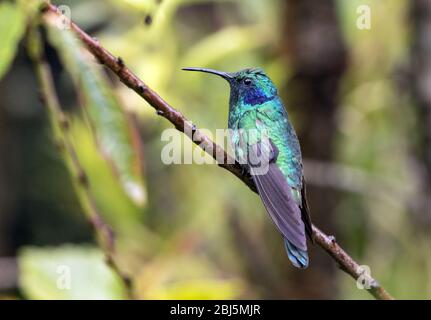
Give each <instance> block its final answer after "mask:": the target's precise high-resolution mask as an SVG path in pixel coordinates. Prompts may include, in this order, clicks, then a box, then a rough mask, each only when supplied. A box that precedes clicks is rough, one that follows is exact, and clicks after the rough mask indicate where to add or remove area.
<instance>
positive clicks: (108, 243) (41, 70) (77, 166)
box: [29, 34, 133, 298]
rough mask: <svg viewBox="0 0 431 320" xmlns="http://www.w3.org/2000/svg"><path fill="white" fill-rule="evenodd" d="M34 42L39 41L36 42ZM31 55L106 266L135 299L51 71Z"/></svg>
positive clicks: (52, 120)
mask: <svg viewBox="0 0 431 320" xmlns="http://www.w3.org/2000/svg"><path fill="white" fill-rule="evenodd" d="M32 36H33V37H34V36H37V35H36V34H33V35H32ZM33 41H38V40H35V39H33ZM29 52H30V56H31V58H32V60H33V63H34V66H35V70H36V76H37V80H38V82H39V86H40V95H41V100H42V102H43V103H44V104H45V105H46V107H47V109H48V113H49V117H50V120H51V125H52V128H53V130H54V131H55V133H57V137H56V138H57V140H58V146H59V149H60V150H61V151H63V155H64V156H65V159H66V161H67V163H68V164H69V165H70V170H71V171H72V172H74V174H75V178H76V179H75V181H74V185H75V188H76V190H77V192H78V195H79V198H80V200H81V202H82V205H83V207H84V208H83V209H84V212H85V214H86V217H87V219H88V221H89V223H90V224H91V226H92V227H93V230H94V232H95V235H96V240H97V243H98V245H99V247H100V248H101V249H102V251H103V253H104V255H105V260H106V263H107V264H108V266H110V267H111V269H112V270H113V271H114V272H115V273H116V274H117V275H118V276H119V278H120V279H121V281H122V282H123V284H124V286H125V289H126V294H127V296H128V297H129V298H133V294H132V286H131V281H130V279H129V277H128V276H126V275H125V274H124V273H123V272H122V271H121V270H120V268H119V266H118V264H117V261H116V255H115V239H114V233H113V231H112V229H111V227H110V226H109V225H108V224H107V223H106V222H105V221H104V220H103V218H102V214H101V213H100V211H99V209H98V207H97V204H96V200H95V198H94V195H93V193H92V191H91V188H90V183H89V180H88V177H87V174H86V173H85V170H84V168H83V166H82V165H81V163H80V161H79V159H78V155H77V153H76V149H75V147H74V146H73V143H72V138H71V133H70V130H69V129H70V125H69V121H68V119H67V117H66V115H65V114H64V113H63V111H62V110H61V107H60V103H59V100H58V97H57V94H56V92H55V86H54V83H53V80H52V74H51V69H50V67H49V65H48V63H47V62H46V61H45V59H44V58H43V55H42V53H41V52H37V50H34V51H33V52H31V49H29Z"/></svg>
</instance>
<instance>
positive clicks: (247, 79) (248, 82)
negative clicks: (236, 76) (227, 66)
mask: <svg viewBox="0 0 431 320" xmlns="http://www.w3.org/2000/svg"><path fill="white" fill-rule="evenodd" d="M244 84H246V85H248V86H249V85H251V79H250V78H245V79H244Z"/></svg>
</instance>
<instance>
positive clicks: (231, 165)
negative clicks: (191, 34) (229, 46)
mask: <svg viewBox="0 0 431 320" xmlns="http://www.w3.org/2000/svg"><path fill="white" fill-rule="evenodd" d="M49 14H56V15H59V14H60V13H59V11H58V10H57V8H56V7H55V6H54V5H52V4H47V5H46V7H45V15H49ZM63 19H64V17H63ZM70 27H71V29H72V30H73V31H74V32H75V34H76V35H77V36H78V38H80V39H81V41H82V42H83V43H84V45H85V46H86V47H87V49H88V51H89V52H91V53H92V54H93V56H95V57H96V58H97V59H98V60H99V61H100V63H102V64H104V65H105V66H106V67H108V68H109V69H110V70H111V71H112V72H114V73H115V74H116V75H117V76H118V78H119V79H120V80H121V81H122V82H123V83H124V84H125V85H126V86H128V87H129V88H131V89H132V90H134V91H135V92H136V93H137V94H138V95H140V96H141V97H142V98H143V99H145V101H147V102H148V103H149V104H150V105H151V106H152V107H153V108H154V109H155V110H156V111H157V114H159V115H160V116H162V117H164V118H165V119H167V120H168V121H169V122H171V123H172V124H173V125H174V126H175V128H176V129H177V130H179V131H181V132H183V133H185V134H186V135H187V136H188V137H189V138H190V139H191V140H192V141H193V142H194V143H195V144H196V145H198V146H199V147H201V148H202V149H203V150H204V151H205V152H207V153H208V154H209V155H211V156H212V157H213V158H214V159H215V160H220V159H222V160H223V161H218V166H220V167H222V168H224V169H226V170H228V171H229V172H231V173H233V174H234V175H235V176H236V177H237V178H239V179H241V180H242V181H243V182H244V183H245V184H246V185H247V186H248V187H250V189H252V190H253V191H254V192H256V187H255V185H254V183H253V181H252V179H251V178H250V177H249V176H246V175H243V173H242V170H241V167H240V165H239V164H238V163H237V162H235V161H234V160H233V159H232V157H231V156H229V155H228V154H227V153H226V152H225V151H224V150H223V148H222V147H220V146H219V145H217V144H216V143H215V142H213V141H212V140H211V139H209V138H208V137H207V136H206V135H204V134H203V133H202V132H200V131H199V129H197V128H196V126H195V125H193V124H192V122H191V121H190V120H188V119H187V118H186V117H185V116H184V115H183V114H182V113H181V112H179V111H178V110H176V109H175V108H173V107H172V106H171V105H169V104H168V103H167V102H166V101H165V100H163V99H162V98H161V97H160V96H159V95H158V94H157V93H156V92H155V91H153V90H152V89H150V88H149V87H148V86H147V85H146V84H145V83H144V82H143V81H142V80H141V79H139V78H138V77H137V76H136V75H135V74H134V73H133V72H132V71H131V70H130V69H129V68H127V66H126V65H125V63H124V61H123V60H122V59H121V58H117V57H115V56H114V55H112V54H111V53H110V52H109V51H108V50H106V49H105V48H103V47H102V46H101V45H100V43H99V42H98V41H97V40H96V39H94V38H92V37H91V36H89V35H88V34H87V33H85V32H84V31H83V30H82V29H81V28H79V27H78V26H77V25H76V24H75V23H73V22H72V21H71V22H70ZM313 237H314V241H315V243H316V244H317V245H319V246H320V247H321V248H322V249H324V250H325V251H326V252H327V253H328V254H329V255H330V256H331V257H332V258H333V259H334V260H335V261H336V262H337V263H338V265H339V266H340V268H341V269H342V270H344V271H345V272H346V273H348V274H349V275H351V276H352V277H353V278H354V279H355V280H358V278H360V277H361V276H362V277H365V278H366V279H365V280H366V283H367V284H368V285H369V286H366V290H367V291H369V292H370V293H371V294H372V295H373V296H374V297H375V298H376V299H382V300H391V299H393V297H392V296H391V295H390V294H389V293H388V292H387V291H386V290H385V288H383V287H382V286H380V284H379V283H378V282H377V281H376V280H375V279H374V278H372V277H371V276H370V275H367V274H364V271H363V268H362V267H361V266H360V265H359V264H358V263H357V262H355V261H354V260H353V259H352V258H351V257H350V256H349V255H348V254H347V253H346V252H345V251H344V250H343V249H342V248H341V247H340V246H339V245H338V244H337V242H336V241H335V238H334V237H332V236H328V235H326V234H325V233H323V232H322V231H321V230H319V229H318V228H317V227H316V226H313Z"/></svg>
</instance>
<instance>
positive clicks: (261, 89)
mask: <svg viewBox="0 0 431 320" xmlns="http://www.w3.org/2000/svg"><path fill="white" fill-rule="evenodd" d="M183 70H186V71H199V72H206V73H212V74H215V75H218V76H220V77H222V78H223V79H225V80H226V81H227V82H229V84H230V90H231V94H230V100H231V104H234V105H235V104H237V103H241V104H242V105H251V106H254V105H259V104H262V103H265V102H267V101H269V100H272V99H273V98H274V97H275V96H276V95H277V88H276V87H275V85H274V83H273V82H272V81H271V79H270V78H269V77H268V76H267V75H266V74H265V72H264V71H263V70H262V69H261V68H247V69H243V70H240V71H238V72H224V71H217V70H213V69H205V68H184V69H183Z"/></svg>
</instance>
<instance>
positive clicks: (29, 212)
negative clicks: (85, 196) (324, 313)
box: [0, 0, 431, 299]
mask: <svg viewBox="0 0 431 320" xmlns="http://www.w3.org/2000/svg"><path fill="white" fill-rule="evenodd" d="M4 2H8V1H1V2H0V5H1V4H2V3H4ZM53 3H55V4H58V5H60V4H63V5H68V6H69V7H70V8H71V13H72V19H73V20H74V21H75V22H76V23H77V24H78V25H79V26H81V27H82V28H83V29H84V30H85V31H86V32H88V33H89V34H91V35H92V36H95V37H97V39H98V40H99V41H100V43H101V44H102V45H103V46H104V47H105V48H107V49H108V50H110V51H111V52H112V53H113V54H115V55H118V56H121V57H122V58H123V59H124V61H125V62H126V63H127V65H128V66H129V67H130V68H131V69H132V70H133V71H134V72H135V73H136V74H137V75H138V76H139V77H140V78H141V79H142V80H143V81H144V82H146V83H147V84H148V85H149V86H150V87H151V88H153V89H154V90H155V91H156V92H158V93H159V94H160V95H161V96H162V97H164V99H165V100H167V101H168V102H169V103H170V104H172V105H173V106H174V107H175V108H177V109H178V110H180V111H181V112H182V113H183V114H185V115H186V117H188V118H189V119H192V120H193V122H194V123H195V124H196V125H197V126H199V127H200V128H207V129H209V130H210V131H212V132H215V130H216V129H217V128H225V127H226V125H227V106H228V97H229V93H228V90H229V88H228V85H227V84H226V83H225V82H224V81H221V80H220V79H218V78H216V77H210V76H206V75H204V74H192V73H187V72H183V71H181V68H182V67H188V66H199V67H210V68H214V69H220V70H226V71H236V70H239V69H241V68H244V67H251V66H260V67H263V68H264V69H265V70H266V72H267V74H269V75H270V77H271V78H272V79H273V80H274V82H275V83H276V85H277V86H278V88H279V92H280V94H281V95H282V97H283V100H284V101H285V103H286V106H287V110H288V111H289V114H290V118H291V120H292V122H293V123H294V126H295V128H296V129H297V132H298V135H299V138H300V141H301V145H302V150H303V157H304V162H305V175H306V179H307V181H308V195H309V202H310V207H311V213H312V219H313V221H314V223H315V224H316V225H317V226H319V227H320V228H321V229H322V230H323V231H325V232H326V233H329V234H333V235H334V236H335V237H336V239H337V241H338V242H339V243H340V245H341V246H342V247H343V248H344V249H345V250H346V251H347V252H348V253H349V254H351V256H352V257H353V258H354V259H355V260H357V261H358V262H360V264H364V265H368V266H369V267H370V268H371V274H372V276H373V277H375V278H376V279H378V280H379V282H380V283H381V284H382V285H383V286H385V287H386V289H387V290H388V291H389V292H391V293H392V294H393V295H394V296H395V297H396V298H405V299H428V298H431V257H430V255H429V254H428V252H429V248H430V243H431V238H430V232H429V231H430V229H431V206H430V200H429V198H430V195H431V54H430V53H431V49H430V48H431V40H430V39H431V38H430V37H429V32H428V31H429V28H430V26H431V1H428V0H411V1H408V0H349V1H345V0H338V1H336V0H333V1H331V0H320V1H313V0H302V1H295V0H286V1H281V0H271V1H261V0H220V1H215V0H159V1H157V0H110V1H101V0H89V1H61V2H60V1H53ZM361 5H368V6H369V8H370V9H371V29H369V30H361V29H359V28H358V27H357V20H358V17H360V14H359V13H358V12H357V9H358V7H359V6H361ZM0 25H1V23H0ZM3 32H4V30H1V29H0V33H3ZM4 46H5V44H4V43H3V42H0V50H9V49H7V48H5V47H4ZM45 54H46V57H47V60H48V62H49V64H50V66H51V68H52V72H53V76H54V80H55V85H56V89H57V93H58V96H59V98H60V101H61V104H62V107H63V108H64V110H65V111H66V112H67V114H69V115H70V117H71V118H72V119H73V125H72V128H71V131H72V133H73V137H74V143H75V147H76V148H77V151H78V153H79V158H80V161H81V162H82V164H83V165H84V167H85V169H86V172H87V174H88V176H89V180H90V183H91V188H92V190H93V192H94V195H95V197H96V200H97V205H98V206H99V208H100V211H101V212H102V214H103V217H104V219H105V220H106V221H107V222H108V223H109V224H110V225H111V226H112V228H113V229H114V231H115V233H116V242H117V255H118V258H119V262H120V266H121V268H122V269H123V270H124V271H125V272H127V273H128V274H129V275H131V277H132V282H133V286H134V290H135V295H136V297H137V298H140V299H188V298H197V299H236V298H238V299H242V298H253V299H254V298H259V299H260V298H276V299H301V298H310V299H321V298H328V299H370V298H371V296H370V295H369V294H368V293H367V292H366V291H365V290H360V289H358V288H357V286H356V283H355V281H354V280H353V279H351V278H350V277H349V276H348V275H346V274H345V273H344V272H342V271H341V270H339V269H338V268H337V266H336V265H335V262H334V261H333V260H332V259H331V258H330V257H329V256H328V255H327V254H326V253H324V252H323V251H322V250H321V249H320V248H319V247H317V246H313V245H310V247H311V248H310V257H311V264H310V267H309V268H308V269H307V270H300V271H299V270H295V269H294V268H293V267H292V266H291V265H290V264H289V262H288V259H287V257H286V254H285V252H284V247H283V245H282V241H281V239H280V237H279V235H278V233H277V232H276V230H275V228H274V227H273V225H272V224H271V222H270V220H269V219H268V217H267V214H266V212H265V210H264V208H263V206H262V204H261V202H260V200H259V198H258V197H257V196H256V195H255V194H254V193H252V192H250V190H249V189H248V187H246V186H245V185H244V184H243V183H242V182H241V181H240V180H238V179H237V178H235V177H234V176H233V175H231V174H229V173H228V172H227V171H224V170H222V169H220V168H218V167H217V166H216V165H196V164H184V165H165V164H163V163H162V162H161V158H160V154H161V150H162V148H163V146H164V145H165V143H164V142H162V141H161V139H160V137H161V133H162V132H163V130H165V129H167V128H170V127H171V125H170V123H169V122H167V121H166V120H165V119H163V118H162V117H160V116H158V115H156V113H155V111H154V109H152V108H151V107H149V106H148V105H147V103H146V102H145V101H144V100H142V99H141V98H139V97H138V96H137V95H136V93H134V92H133V91H131V90H129V89H128V88H127V87H126V86H124V85H123V84H122V83H120V82H119V81H118V79H117V78H116V77H115V75H112V74H111V73H109V72H106V74H107V77H108V78H109V80H110V85H111V87H112V90H114V91H115V94H116V95H117V97H118V99H119V101H121V104H122V106H123V107H124V108H125V110H127V112H128V113H130V114H132V115H133V119H134V121H135V122H136V123H137V126H138V128H139V133H140V136H141V140H142V147H143V155H144V174H143V177H144V184H145V192H146V195H147V197H146V200H145V203H144V204H143V206H137V205H135V204H134V203H133V202H132V201H131V200H130V199H129V198H128V197H127V195H125V193H124V192H123V191H122V189H121V188H120V187H119V186H118V182H117V181H116V179H115V177H114V176H113V173H112V171H111V170H110V168H109V165H108V164H106V161H104V159H103V158H102V157H101V156H100V154H99V153H98V152H97V148H96V147H95V145H94V141H93V139H92V136H91V131H90V130H89V128H88V126H87V125H86V122H85V120H84V119H83V117H82V110H81V108H80V106H79V99H78V98H77V97H78V96H79V92H78V94H77V90H76V88H75V87H74V85H73V81H72V80H71V77H70V76H69V75H68V72H67V71H66V70H65V67H64V65H63V63H62V60H61V59H60V57H59V54H58V52H57V51H56V49H55V48H54V47H53V46H51V44H49V43H46V44H45ZM93 63H94V64H96V62H95V61H93ZM185 139H187V138H185ZM180 147H181V146H180V145H178V148H180ZM72 180H73V178H71V176H70V174H69V172H68V170H67V166H65V164H64V162H63V159H62V157H61V154H60V153H59V152H58V146H56V143H55V141H54V139H53V133H52V131H51V128H50V125H49V119H48V115H47V112H46V109H45V108H44V107H43V105H42V104H41V102H40V100H39V99H38V85H37V82H36V78H35V75H34V72H33V66H32V63H31V60H30V59H29V57H28V54H27V52H26V49H25V44H24V41H21V42H20V44H19V45H18V48H17V53H16V56H15V58H14V60H13V62H12V64H11V65H10V66H9V67H8V69H7V72H6V74H5V75H4V76H3V78H2V79H0V297H2V298H12V299H15V298H30V299H44V298H53V299H69V298H70V299H74V298H84V299H85V298H100V299H103V298H107V299H122V298H125V292H124V288H123V286H122V283H121V281H119V279H118V277H117V276H116V275H115V274H113V273H112V271H111V270H110V269H109V268H108V267H107V266H106V265H105V264H104V260H103V254H102V253H101V251H100V249H98V246H97V244H96V242H95V240H94V236H93V232H92V229H91V228H90V226H89V224H88V223H87V221H86V219H85V215H84V214H83V210H84V209H83V207H82V206H81V204H80V202H79V198H78V197H77V195H76V192H75V189H74V187H73V181H72ZM61 266H67V267H69V268H70V270H71V288H70V289H66V290H64V289H61V288H60V289H59V287H58V279H59V277H60V276H61V274H62V269H61V268H60V269H59V267H61Z"/></svg>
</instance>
